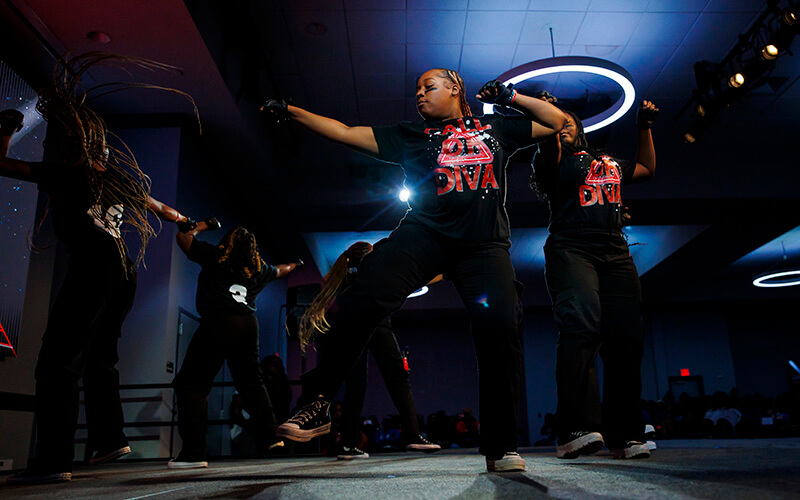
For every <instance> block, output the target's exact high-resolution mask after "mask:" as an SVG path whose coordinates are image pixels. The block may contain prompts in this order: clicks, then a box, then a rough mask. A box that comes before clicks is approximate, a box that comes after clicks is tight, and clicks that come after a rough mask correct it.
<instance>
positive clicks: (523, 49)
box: [512, 44, 570, 67]
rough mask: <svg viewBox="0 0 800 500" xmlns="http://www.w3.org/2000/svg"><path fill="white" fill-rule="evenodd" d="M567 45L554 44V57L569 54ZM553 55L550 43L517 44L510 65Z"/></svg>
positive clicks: (519, 64) (518, 64) (514, 65)
mask: <svg viewBox="0 0 800 500" xmlns="http://www.w3.org/2000/svg"><path fill="white" fill-rule="evenodd" d="M569 50H570V46H569V45H556V46H555V51H556V57H559V56H566V55H568V54H569ZM549 57H553V50H552V48H551V47H550V44H547V45H527V44H525V45H522V44H520V45H518V46H517V52H516V53H515V54H514V59H513V61H512V66H513V67H517V66H521V65H523V64H526V63H529V62H532V61H538V60H539V59H547V58H549Z"/></svg>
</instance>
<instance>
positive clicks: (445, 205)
mask: <svg viewBox="0 0 800 500" xmlns="http://www.w3.org/2000/svg"><path fill="white" fill-rule="evenodd" d="M373 131H374V133H375V140H376V141H377V143H378V150H379V153H378V155H377V156H378V158H379V159H381V160H384V161H388V162H392V163H398V164H400V165H402V167H403V169H404V171H405V175H406V186H407V187H408V188H409V189H410V190H412V193H413V194H412V198H411V199H409V206H410V207H411V208H410V210H409V211H408V213H407V214H406V216H405V218H404V219H403V223H418V224H423V225H425V226H427V227H428V228H430V229H432V230H433V231H434V232H435V233H437V234H441V235H444V236H446V237H449V238H453V239H455V240H458V241H459V242H461V243H466V244H479V243H500V244H503V245H508V244H509V242H508V236H509V226H508V215H507V214H506V210H505V197H506V172H505V168H506V164H507V163H508V157H509V156H510V155H511V154H513V153H514V152H515V151H516V150H518V149H520V148H523V147H526V146H529V145H531V144H532V143H533V142H534V141H533V139H531V132H532V126H531V120H530V119H529V118H525V117H521V116H520V117H505V116H502V115H497V114H493V115H485V116H480V117H466V118H457V119H452V120H445V121H441V122H431V121H426V122H421V123H411V122H402V123H400V124H398V125H392V126H388V127H373Z"/></svg>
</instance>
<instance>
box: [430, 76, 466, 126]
mask: <svg viewBox="0 0 800 500" xmlns="http://www.w3.org/2000/svg"><path fill="white" fill-rule="evenodd" d="M436 70H437V71H441V72H442V73H440V74H439V76H440V77H441V78H447V79H448V80H450V82H451V83H452V84H453V85H458V104H459V106H460V107H461V114H462V115H464V116H472V110H471V109H470V107H469V103H468V102H467V88H466V87H465V86H464V79H463V78H461V75H459V74H458V72H457V71H455V70H452V69H447V68H436Z"/></svg>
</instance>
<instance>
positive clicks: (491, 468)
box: [486, 461, 525, 472]
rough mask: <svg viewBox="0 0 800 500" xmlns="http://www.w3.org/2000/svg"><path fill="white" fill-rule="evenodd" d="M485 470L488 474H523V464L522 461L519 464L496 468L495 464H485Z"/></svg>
mask: <svg viewBox="0 0 800 500" xmlns="http://www.w3.org/2000/svg"><path fill="white" fill-rule="evenodd" d="M486 470H487V471H489V472H525V462H524V461H523V462H522V463H521V464H519V463H515V464H509V465H505V466H503V465H501V466H500V467H498V466H497V465H496V464H494V465H490V464H486Z"/></svg>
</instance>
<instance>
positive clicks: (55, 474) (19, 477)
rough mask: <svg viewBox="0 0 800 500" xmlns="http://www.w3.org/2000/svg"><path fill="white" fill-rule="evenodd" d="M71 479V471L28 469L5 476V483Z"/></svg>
mask: <svg viewBox="0 0 800 500" xmlns="http://www.w3.org/2000/svg"><path fill="white" fill-rule="evenodd" d="M71 480H72V472H67V471H60V472H59V471H52V470H37V469H30V470H24V471H22V472H18V473H16V474H14V475H13V476H9V477H7V478H6V484H49V483H65V482H67V481H71Z"/></svg>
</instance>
